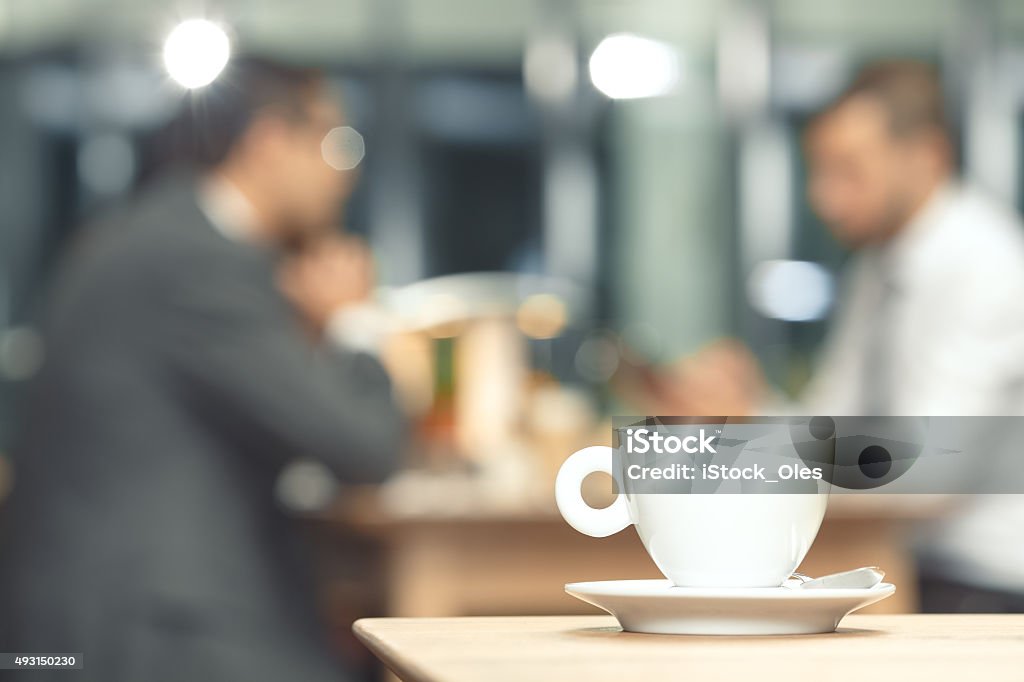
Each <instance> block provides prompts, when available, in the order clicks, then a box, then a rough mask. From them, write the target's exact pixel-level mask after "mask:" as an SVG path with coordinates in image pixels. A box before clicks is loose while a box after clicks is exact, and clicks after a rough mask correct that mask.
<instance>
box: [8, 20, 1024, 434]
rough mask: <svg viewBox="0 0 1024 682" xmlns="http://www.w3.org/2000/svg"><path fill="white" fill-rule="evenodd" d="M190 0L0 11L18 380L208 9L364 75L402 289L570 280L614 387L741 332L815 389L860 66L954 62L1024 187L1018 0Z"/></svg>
mask: <svg viewBox="0 0 1024 682" xmlns="http://www.w3.org/2000/svg"><path fill="white" fill-rule="evenodd" d="M181 5H182V6H181V7H178V6H175V4H174V3H171V4H168V3H157V2H152V3H150V2H116V1H110V2H101V1H98V0H97V1H92V2H89V1H83V0H31V1H30V0H4V1H3V3H2V4H0V54H2V63H0V92H2V93H3V95H2V97H0V101H2V102H3V108H2V111H0V116H2V117H3V118H2V122H0V136H2V147H0V148H2V149H3V155H2V158H0V178H2V179H3V181H2V183H0V205H2V206H3V212H2V215H0V235H2V239H3V248H2V249H0V254H2V262H0V329H2V331H0V374H2V376H3V380H4V388H5V390H4V394H5V396H6V395H7V394H9V389H10V388H12V387H13V385H14V384H16V383H17V382H19V381H21V380H23V379H24V378H26V377H27V376H28V375H30V374H31V373H32V369H33V366H34V364H35V363H36V362H37V361H38V357H39V353H40V349H38V348H36V347H35V345H34V343H33V336H32V329H31V324H30V311H31V306H32V303H33V301H34V300H35V298H36V296H37V294H38V292H39V291H40V286H41V285H42V284H43V283H44V282H45V280H46V274H47V267H48V265H49V264H50V263H51V262H52V257H53V254H54V253H55V252H57V250H58V249H59V248H60V246H61V244H62V243H64V241H65V240H66V239H67V238H68V237H69V236H70V235H71V234H72V233H73V232H74V230H75V229H76V226H78V225H81V223H82V222H83V221H84V220H86V219H88V218H89V217H90V216H92V215H95V214H96V213H97V212H98V211H100V210H101V209H102V207H103V206H104V205H105V204H108V203H110V202H112V201H114V200H116V199H118V198H119V197H122V196H124V195H126V194H127V193H130V192H131V191H132V190H133V189H134V188H135V187H136V186H137V185H138V184H139V183H140V182H142V181H144V179H145V178H146V177H147V173H148V172H149V171H150V170H151V169H152V167H153V166H155V165H158V164H159V162H160V159H158V158H157V159H154V158H149V157H148V156H147V153H146V149H145V140H146V137H147V134H148V133H151V132H152V131H154V130H156V129H158V128H159V126H160V125H161V124H162V123H165V122H166V121H167V119H168V118H169V117H170V116H172V115H173V113H174V111H175V110H176V107H178V106H180V105H181V104H182V100H183V99H184V97H185V95H184V94H183V91H182V90H181V89H180V88H175V87H173V83H170V82H169V78H168V75H167V72H166V70H165V68H164V65H163V63H162V61H161V59H160V51H161V46H162V42H163V40H164V38H165V37H166V35H167V34H168V33H169V31H170V30H171V29H172V28H173V27H174V26H175V24H176V22H177V21H179V20H180V19H183V18H187V17H191V16H197V15H198V16H208V17H210V18H213V19H217V20H220V21H223V22H224V23H225V24H226V25H228V26H229V27H230V29H231V31H232V32H233V33H234V34H235V36H234V37H235V39H236V40H239V41H242V42H243V43H244V44H245V45H247V46H249V47H250V48H257V49H259V50H262V51H267V52H270V53H273V54H275V55H280V56H281V57H283V58H288V59H292V60H297V61H300V62H302V63H308V64H316V65H320V66H322V67H323V68H324V69H326V71H327V72H328V73H329V74H330V75H331V77H332V78H333V79H334V80H335V81H336V82H337V83H338V85H339V87H340V88H342V90H343V92H344V94H345V98H346V102H347V107H348V109H349V112H348V115H349V117H350V118H351V122H352V124H353V127H355V128H356V129H357V130H358V131H359V132H360V133H361V134H362V136H363V137H364V138H365V148H366V156H365V159H364V161H363V163H362V166H361V172H362V175H361V181H360V182H359V184H358V187H357V189H356V194H355V196H354V197H353V200H352V201H351V202H350V205H349V207H348V216H347V221H346V227H347V228H349V229H351V230H353V231H356V232H359V233H362V234H365V235H366V236H367V237H368V239H369V240H370V242H371V244H372V246H373V248H374V251H375V254H376V256H377V259H378V262H379V268H380V276H381V279H382V280H383V283H384V284H388V285H403V284H408V283H411V282H415V281H417V280H420V279H422V278H427V277H435V276H439V275H448V274H453V273H466V272H476V271H502V272H513V273H532V274H544V275H549V276H553V277H556V278H562V279H564V280H566V281H567V282H569V283H571V284H572V285H573V287H575V290H577V291H578V292H579V293H581V294H582V295H581V296H578V297H576V298H574V300H573V306H574V310H572V325H571V326H572V328H573V329H572V331H573V333H571V334H569V335H568V336H569V337H570V338H568V339H560V340H557V341H555V342H554V343H552V344H551V345H552V346H554V348H552V349H550V350H543V349H541V352H542V353H543V352H547V353H548V355H547V356H546V359H547V362H548V363H549V364H548V367H547V368H546V369H550V371H551V372H552V373H553V374H555V375H556V376H557V377H558V379H559V380H561V381H565V382H569V383H572V384H577V385H581V386H585V387H587V388H589V389H593V388H595V387H598V392H600V389H599V387H600V385H601V384H602V382H603V381H604V380H605V379H607V378H608V376H610V375H611V373H612V372H613V371H614V369H615V367H614V365H615V362H616V360H617V357H616V356H617V354H618V353H619V351H620V350H621V347H620V344H618V341H619V340H620V339H623V338H625V339H627V341H628V343H629V346H630V347H631V348H633V349H635V350H636V351H637V352H638V353H640V354H642V355H643V357H645V358H649V359H651V360H660V359H665V358H670V357H672V356H674V355H677V354H679V353H682V352H686V351H689V350H693V349H694V348H696V347H698V346H699V345H700V344H702V343H704V342H706V341H707V340H709V339H712V338H715V337H717V336H721V335H722V334H725V333H729V334H732V335H738V336H740V337H741V338H743V339H744V340H746V341H747V342H748V343H749V344H750V345H751V346H752V348H753V349H754V350H755V351H756V352H757V354H758V356H759V357H760V358H761V360H762V361H763V362H764V364H765V367H766V368H767V370H768V372H769V375H770V376H771V377H772V378H773V379H774V380H775V381H776V382H778V383H779V384H780V385H781V386H782V387H783V388H784V389H786V390H789V391H795V390H797V389H798V388H799V387H800V385H801V383H802V381H803V380H804V378H805V377H806V374H807V364H808V360H809V358H810V357H811V356H812V355H813V351H814V349H815V347H816V344H817V343H818V341H819V340H820V337H821V333H822V330H823V326H824V325H823V323H822V320H824V319H825V318H826V317H827V315H828V313H829V310H830V303H831V301H832V294H833V288H832V286H831V281H832V279H831V278H832V275H833V273H834V272H835V270H836V268H837V266H838V265H839V264H840V263H841V262H842V260H843V256H844V254H843V253H842V251H841V250H840V248H839V247H838V246H836V245H835V244H834V243H833V242H832V241H831V238H830V237H829V235H828V232H827V231H826V230H823V229H821V228H820V225H818V224H817V223H816V219H815V218H814V216H813V215H812V213H811V212H810V210H809V209H808V208H807V204H806V201H805V198H804V192H803V182H802V173H803V169H802V160H801V156H800V153H799V151H800V150H799V136H800V133H801V129H802V127H803V125H804V122H805V119H806V118H807V115H808V114H809V112H811V111H813V110H814V109H815V108H817V107H819V106H821V105H822V104H823V103H824V102H825V101H827V100H828V98H829V97H831V96H833V95H834V94H835V93H836V92H838V90H839V89H840V88H841V87H842V86H843V85H844V84H845V83H846V82H847V80H848V79H849V77H850V76H851V75H852V73H853V72H854V70H855V69H856V67H857V66H858V65H860V64H862V63H863V62H864V61H866V60H869V59H873V58H879V57H894V56H896V57H898V56H903V57H914V58H919V59H923V60H927V61H929V62H932V63H934V64H936V65H938V66H939V67H941V69H942V73H943V76H944V79H945V80H946V82H947V92H948V96H949V97H950V99H951V101H950V102H949V104H950V110H951V112H952V114H953V117H954V119H955V122H956V126H957V129H958V130H959V133H960V136H959V138H960V142H959V143H960V151H961V155H960V158H961V162H962V164H963V170H964V172H965V174H966V175H967V176H968V177H969V178H971V179H974V180H977V181H979V182H980V183H981V184H983V185H985V186H986V187H987V188H988V189H990V190H992V191H994V192H996V193H997V194H998V195H999V196H1001V197H1003V198H1005V199H1006V200H1009V201H1011V202H1012V203H1014V204H1016V205H1019V204H1020V200H1021V198H1020V197H1021V191H1020V184H1021V172H1020V168H1021V144H1020V128H1021V116H1020V111H1021V106H1022V99H1021V96H1022V91H1024V81H1022V79H1021V78H1020V76H1019V74H1020V68H1019V67H1020V64H1021V62H1022V59H1024V49H1022V46H1024V8H1022V7H1021V6H1020V5H1019V3H1015V2H1011V1H1006V2H954V1H938V0H917V1H912V2H902V3H897V4H893V3H886V2H877V3H874V2H873V0H868V1H866V2H857V3H853V2H846V1H842V0H826V1H825V2H810V1H801V0H786V1H779V2H719V1H711V0H707V1H700V2H689V3H686V6H685V7H680V6H678V5H677V4H676V3H663V2H642V1H629V2H625V1H623V2H599V1H593V2H587V1H582V0H581V1H579V2H559V1H551V2H519V3H498V2H494V3H488V2H483V3H481V2H460V1H458V0H450V1H449V0H430V1H427V2H401V1H400V0H385V1H379V2H377V1H375V2H369V1H367V2H351V1H341V2H335V1H332V2H317V1H315V0H303V1H302V2H299V3H297V4H291V3H289V4H288V5H287V6H285V5H283V4H281V3H271V2H221V3H215V4H209V5H203V6H200V5H194V6H190V4H189V3H181ZM621 33H627V34H631V35H630V37H627V39H625V40H621V39H616V38H617V37H618V38H621V36H617V34H621ZM602 55H604V59H603V60H602V59H601V56H602ZM791 261H806V262H807V263H809V264H810V265H808V266H795V265H794V264H793V263H792V262H791ZM766 263H767V265H766ZM793 291H799V292H801V295H800V296H798V297H793V296H791V295H790V294H791V293H792V292H793ZM534 345H538V344H534ZM534 350H535V351H537V350H538V349H536V348H535V349H534ZM5 414H6V412H5ZM8 431H9V424H7V423H6V422H5V428H4V429H3V432H4V433H6V432H8Z"/></svg>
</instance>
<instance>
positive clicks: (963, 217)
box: [651, 61, 1024, 611]
mask: <svg viewBox="0 0 1024 682" xmlns="http://www.w3.org/2000/svg"><path fill="white" fill-rule="evenodd" d="M943 101H944V99H943V92H942V88H941V85H940V80H939V76H938V74H937V73H936V72H935V71H934V70H933V69H932V68H931V67H929V66H927V65H925V64H920V63H915V62H901V61H894V62H882V63H877V64H874V65H871V66H869V67H867V68H866V69H864V70H863V71H862V72H861V73H860V74H859V75H858V76H857V77H856V79H855V80H854V81H853V83H852V84H851V85H850V86H849V88H848V89H847V90H846V91H845V92H844V93H843V94H842V95H840V96H839V97H838V98H837V99H836V100H835V101H834V102H833V103H832V104H831V105H829V106H828V107H827V108H826V109H825V110H824V111H822V112H821V113H820V114H819V115H818V116H817V117H816V118H815V120H814V121H813V122H812V123H811V125H810V127H809V129H808V131H807V134H806V139H805V152H806V156H807V161H808V167H809V178H808V188H807V189H808V197H809V200H810V203H811V205H812V206H813V208H814V209H815V211H816V212H817V213H818V215H819V216H820V217H821V218H822V220H823V221H824V222H825V223H826V225H827V226H828V227H829V228H830V230H831V231H832V233H833V234H834V235H835V237H836V238H837V239H838V240H839V241H840V242H842V243H843V244H844V245H846V246H847V247H849V248H850V249H852V250H853V251H854V252H855V254H856V257H855V258H854V259H853V262H852V265H851V266H850V267H849V270H848V272H847V273H846V278H845V282H844V286H843V287H842V289H841V294H842V296H841V300H840V303H839V306H838V311H837V315H836V318H835V319H834V321H833V327H832V329H831V332H830V335H829V337H828V339H827V340H826V343H825V347H824V350H823V354H822V356H821V358H820V362H819V364H818V366H817V368H816V371H815V373H814V375H813V377H812V379H811V381H810V382H809V384H808V386H807V387H806V388H805V390H804V392H803V393H802V395H801V396H800V398H799V404H798V405H797V406H788V405H783V403H782V401H780V400H778V399H777V398H776V397H775V396H774V395H773V393H772V391H771V390H770V389H769V388H768V384H767V382H766V381H765V379H764V377H763V375H762V373H761V371H760V367H759V366H758V363H757V361H756V360H755V359H754V356H753V355H752V354H751V353H750V352H749V351H748V350H747V349H746V348H745V347H744V346H743V345H742V344H741V343H739V342H737V341H732V340H728V341H724V342H718V343H715V344H713V345H711V346H710V347H708V348H707V349H705V350H703V351H701V352H698V353H697V354H695V355H693V356H690V357H687V358H684V359H683V360H681V361H680V362H679V363H677V364H676V365H674V366H672V367H670V368H667V370H666V372H665V373H664V374H663V375H662V376H661V377H660V378H659V380H658V382H657V385H658V387H659V390H658V393H659V396H660V397H659V403H660V404H659V405H657V406H655V407H654V409H655V410H656V411H655V412H651V413H652V414H658V413H661V414H692V415H702V414H704V415H706V414H727V415H746V414H757V413H761V414H772V413H774V412H777V411H779V410H783V411H794V412H796V413H806V414H834V415H850V416H860V415H869V416H870V415H879V416H886V415H964V416H971V415H982V416H984V415H1019V414H1022V413H1024V225H1022V224H1021V221H1020V219H1019V217H1018V216H1017V215H1016V214H1015V213H1014V212H1013V210H1012V209H1011V208H1009V207H1007V206H1003V205H1001V204H999V203H998V202H996V201H995V200H993V199H992V198H990V197H989V196H987V195H985V194H984V193H982V192H981V191H979V190H977V189H975V188H972V187H970V186H968V185H967V184H965V183H964V182H963V181H962V180H960V179H958V178H957V177H956V171H955V155H954V151H953V148H954V144H953V140H952V135H951V133H950V131H949V128H948V123H947V120H946V116H945V112H944V106H943ZM969 507H970V508H968V509H963V510H961V513H958V514H957V515H955V517H954V518H951V519H949V520H948V521H947V522H945V523H943V524H942V526H941V528H940V529H938V532H937V533H935V536H934V538H933V539H932V541H931V542H930V543H928V546H927V547H926V548H925V549H924V550H923V557H924V560H923V562H922V571H923V573H924V575H923V580H922V590H923V593H922V607H923V608H924V609H925V610H931V611H1024V542H1022V540H1024V535H1022V533H1024V530H1022V529H1024V502H1022V501H1021V500H1020V499H1018V498H1017V496H1012V495H996V496H989V497H979V498H977V499H975V500H973V501H972V502H971V503H970V504H969Z"/></svg>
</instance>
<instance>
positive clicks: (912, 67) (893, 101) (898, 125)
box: [819, 60, 949, 137]
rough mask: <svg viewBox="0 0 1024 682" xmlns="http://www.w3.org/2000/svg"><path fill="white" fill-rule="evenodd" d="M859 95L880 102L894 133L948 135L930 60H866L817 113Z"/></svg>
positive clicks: (939, 86) (939, 82)
mask: <svg viewBox="0 0 1024 682" xmlns="http://www.w3.org/2000/svg"><path fill="white" fill-rule="evenodd" d="M860 97H870V98H871V99H873V100H875V101H876V102H878V103H879V104H881V105H882V107H883V108H884V109H885V112H886V114H887V115H888V117H889V129H890V131H891V132H892V134H893V135H894V136H898V137H902V136H906V135H912V134H915V133H919V132H923V131H925V130H929V129H930V130H938V131H939V132H942V133H944V134H946V135H947V136H948V135H949V123H948V120H947V117H946V106H945V100H944V96H943V91H942V80H941V78H940V76H939V73H938V70H937V69H936V68H935V67H933V66H931V65H930V64H926V63H924V62H917V61H912V60H893V61H882V62H875V63H873V64H869V65H868V66H866V67H864V68H863V69H861V71H860V72H859V73H858V74H857V76H856V77H855V78H854V80H853V82H852V83H851V84H850V85H849V86H848V87H847V88H846V90H844V91H843V92H842V94H840V95H839V97H837V98H836V99H835V101H833V102H832V103H831V104H830V105H829V106H828V107H826V108H825V110H824V111H823V112H821V114H819V117H820V116H822V115H827V114H828V113H829V112H832V111H835V110H836V109H838V108H839V107H841V106H842V105H843V104H845V103H847V102H849V101H850V100H852V99H856V98H860Z"/></svg>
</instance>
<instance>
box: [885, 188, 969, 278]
mask: <svg viewBox="0 0 1024 682" xmlns="http://www.w3.org/2000/svg"><path fill="white" fill-rule="evenodd" d="M959 192H960V187H959V184H958V183H957V182H955V181H953V180H947V181H945V182H943V183H942V184H941V185H939V186H938V187H936V188H935V189H934V190H933V191H932V193H931V195H929V197H928V199H927V200H926V201H925V203H924V205H923V206H921V207H920V208H919V209H918V210H917V212H916V213H914V215H913V216H912V217H911V218H910V220H909V221H908V222H907V223H906V224H905V225H904V226H903V227H902V228H901V229H900V230H899V232H897V233H896V235H895V236H894V237H893V238H892V239H890V240H889V241H888V242H886V243H885V244H883V245H881V246H878V247H876V248H875V249H873V251H875V259H876V260H877V261H878V265H879V267H880V269H881V270H883V271H885V273H886V278H887V279H888V280H889V281H890V283H891V284H893V285H896V286H903V285H907V284H910V283H912V282H913V281H914V280H915V277H916V274H917V269H918V267H919V266H920V265H922V264H924V265H927V263H926V262H925V261H927V259H928V257H929V254H927V253H926V251H927V249H926V248H925V246H926V244H927V242H928V241H929V240H930V239H931V238H932V237H933V236H935V234H936V232H937V231H939V230H940V228H941V223H942V220H943V217H944V216H945V215H946V213H947V211H948V210H949V207H950V206H951V205H952V203H953V202H954V201H955V199H956V196H957V195H958V194H959Z"/></svg>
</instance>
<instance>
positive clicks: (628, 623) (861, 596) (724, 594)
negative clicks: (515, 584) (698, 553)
mask: <svg viewBox="0 0 1024 682" xmlns="http://www.w3.org/2000/svg"><path fill="white" fill-rule="evenodd" d="M565 591H566V592H568V593H569V594H571V595H572V596H574V597H576V598H577V599H582V600H583V601H585V602H587V603H589V604H593V605H594V606H598V607H600V608H602V609H604V610H605V611H607V612H608V613H610V614H612V615H613V616H615V617H616V618H617V619H618V621H619V624H620V625H621V626H622V629H623V630H626V631H629V632H649V633H656V634H667V635H808V634H813V633H819V632H833V631H834V630H835V629H836V628H837V627H838V626H839V621H841V620H842V619H843V617H844V616H846V615H847V614H848V613H850V612H851V611H856V610H857V609H860V608H863V607H865V606H867V605H868V604H874V603H875V602H876V601H880V600H882V599H885V598H886V597H888V596H890V595H891V594H892V593H893V592H895V591H896V587H895V586H894V585H892V584H890V583H880V584H878V585H876V586H875V587H872V588H870V589H863V588H857V589H835V588H827V589H826V588H820V589H818V588H808V589H800V588H790V587H733V588H706V587H675V586H673V585H672V583H671V582H669V581H668V580H605V581H599V582H584V583H569V584H568V585H566V586H565Z"/></svg>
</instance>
